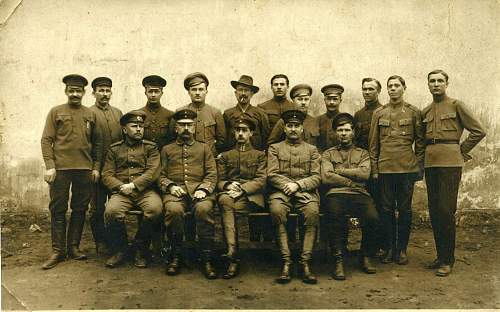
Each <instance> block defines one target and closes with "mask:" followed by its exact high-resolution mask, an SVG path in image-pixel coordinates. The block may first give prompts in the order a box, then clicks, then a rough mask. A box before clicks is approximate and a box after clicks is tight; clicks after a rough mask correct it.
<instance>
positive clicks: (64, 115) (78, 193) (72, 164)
mask: <svg viewBox="0 0 500 312" xmlns="http://www.w3.org/2000/svg"><path fill="white" fill-rule="evenodd" d="M62 81H63V83H64V84H65V85H66V89H65V93H66V96H67V97H68V101H67V103H66V104H62V105H58V106H56V107H53V108H52V109H51V110H50V112H49V113H48V115H47V119H46V121H45V128H44V129H43V134H42V139H41V147H42V155H43V160H44V162H45V168H46V171H45V175H44V180H45V182H47V183H48V184H49V189H50V192H49V195H50V203H49V210H50V225H51V235H52V254H51V255H50V257H49V259H48V260H47V261H46V262H45V263H44V264H43V266H42V268H43V269H51V268H53V267H55V266H56V265H57V264H58V263H59V262H61V261H63V260H64V259H65V258H66V248H67V253H68V256H69V257H70V258H72V259H75V260H83V259H86V258H87V256H86V255H85V254H83V253H82V252H81V251H80V249H79V245H80V239H81V236H82V232H83V226H84V223H85V212H86V211H87V208H88V205H89V202H90V199H91V197H92V183H97V181H98V180H99V168H100V167H101V164H100V160H101V158H102V156H101V154H102V138H101V135H100V133H99V128H98V127H97V126H96V115H95V113H94V112H93V111H91V110H90V109H89V108H88V107H85V106H83V105H82V98H83V96H84V95H85V86H86V85H87V84H88V81H87V79H85V77H82V76H80V75H67V76H65V77H64V78H63V80H62ZM70 188H71V194H72V196H71V204H70V206H71V217H70V223H69V228H68V232H67V233H66V211H67V210H68V200H69V192H70ZM66 234H67V242H68V246H67V247H66Z"/></svg>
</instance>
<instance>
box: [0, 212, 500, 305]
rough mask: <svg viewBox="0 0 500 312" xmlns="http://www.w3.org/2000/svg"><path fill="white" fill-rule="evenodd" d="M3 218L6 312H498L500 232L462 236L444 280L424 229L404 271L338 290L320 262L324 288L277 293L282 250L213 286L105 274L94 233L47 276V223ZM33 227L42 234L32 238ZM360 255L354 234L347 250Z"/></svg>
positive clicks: (190, 274) (294, 287)
mask: <svg viewBox="0 0 500 312" xmlns="http://www.w3.org/2000/svg"><path fill="white" fill-rule="evenodd" d="M1 217H2V220H1V222H2V240H1V242H2V254H1V255H2V258H1V263H2V310H77V309H135V308H138V309H168V308H170V309H179V308H183V309H351V308H369V309H381V308H411V309H415V308H416V309H419V308H447V309H449V308H452V309H456V308H460V309H473V308H500V274H499V273H498V272H499V271H500V261H499V260H498V257H499V254H500V237H499V235H498V234H499V231H498V228H496V227H494V226H484V227H474V228H462V227H460V228H458V239H457V251H456V255H457V262H456V265H455V267H454V271H453V274H452V275H450V276H449V277H447V278H439V277H436V276H435V275H434V273H433V271H432V270H427V269H425V268H424V266H425V264H426V263H428V262H430V261H432V260H433V257H434V242H433V239H432V232H431V230H430V229H429V228H420V229H414V231H413V234H412V237H411V243H410V246H409V257H410V263H409V264H408V265H407V266H399V265H397V264H377V270H378V271H377V274H374V275H367V274H364V273H363V272H361V271H360V270H359V268H358V265H357V261H356V257H355V256H351V257H350V258H349V260H348V264H347V267H346V269H347V280H346V281H344V282H340V281H335V280H333V279H332V278H331V277H330V273H329V272H330V264H329V262H327V261H325V260H324V258H323V259H322V258H321V257H320V256H321V253H318V254H317V255H318V257H317V259H316V260H315V261H314V263H313V268H314V271H315V273H316V274H317V276H318V279H319V283H318V284H317V285H305V284H303V283H302V282H301V280H300V279H299V278H295V279H294V280H293V281H292V282H291V283H290V284H288V285H279V284H276V283H274V282H273V280H274V277H275V276H276V275H277V274H278V271H279V257H278V253H277V251H276V250H246V251H245V252H244V253H243V260H242V271H241V274H240V276H239V277H238V278H235V279H233V280H223V279H217V280H214V281H208V280H206V279H205V278H203V276H202V275H201V273H200V271H199V270H198V267H197V265H196V263H195V262H190V263H188V265H189V266H188V267H185V268H184V269H183V271H182V274H181V275H179V276H176V277H169V276H166V275H165V274H164V266H163V264H162V263H160V262H159V261H157V262H154V263H152V264H151V265H150V267H148V268H147V269H137V268H135V267H134V266H133V264H131V263H127V264H125V265H123V266H122V267H119V268H116V269H107V268H105V267H104V260H105V259H104V258H103V257H97V256H96V254H95V250H94V249H93V244H92V238H91V234H90V229H89V228H88V227H87V228H86V229H85V232H84V237H83V241H82V249H83V250H84V251H85V252H87V254H88V256H89V259H88V260H86V261H75V260H71V261H65V262H64V263H61V264H60V265H58V266H57V267H56V268H54V269H52V270H48V271H44V270H42V269H41V268H40V266H41V264H42V263H43V261H44V260H45V259H46V257H47V256H48V254H49V250H50V249H49V248H50V232H49V229H50V228H49V223H48V219H47V216H46V215H43V214H38V215H32V214H26V213H25V214H19V213H16V214H12V213H5V212H3V213H2V216H1ZM31 224H37V225H39V226H40V228H41V230H42V232H39V231H34V232H31V231H30V230H29V227H30V225H31ZM358 247H359V231H358V230H355V231H353V235H352V237H351V238H350V248H351V249H353V250H354V249H356V248H358ZM218 268H219V269H221V266H220V264H219V265H218Z"/></svg>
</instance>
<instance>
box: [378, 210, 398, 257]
mask: <svg viewBox="0 0 500 312" xmlns="http://www.w3.org/2000/svg"><path fill="white" fill-rule="evenodd" d="M382 223H383V227H384V229H385V234H386V235H385V244H384V245H385V247H384V248H385V253H384V255H383V257H382V260H381V261H380V262H382V263H391V262H393V261H394V258H395V255H396V216H395V214H394V211H385V212H384V214H383V216H382Z"/></svg>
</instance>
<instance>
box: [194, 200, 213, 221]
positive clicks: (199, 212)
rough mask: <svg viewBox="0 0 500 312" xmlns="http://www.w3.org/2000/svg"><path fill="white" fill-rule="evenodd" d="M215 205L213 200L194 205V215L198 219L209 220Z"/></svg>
mask: <svg viewBox="0 0 500 312" xmlns="http://www.w3.org/2000/svg"><path fill="white" fill-rule="evenodd" d="M212 209H213V204H212V201H211V200H202V201H200V202H197V203H195V204H194V214H195V217H196V218H197V219H207V218H208V217H209V216H210V214H211V213H212Z"/></svg>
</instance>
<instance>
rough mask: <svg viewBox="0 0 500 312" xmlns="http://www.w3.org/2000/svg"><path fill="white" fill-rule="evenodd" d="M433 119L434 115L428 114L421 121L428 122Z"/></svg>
mask: <svg viewBox="0 0 500 312" xmlns="http://www.w3.org/2000/svg"><path fill="white" fill-rule="evenodd" d="M433 120H434V115H429V116H426V117H425V118H424V120H422V122H423V123H429V122H431V121H433Z"/></svg>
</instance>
